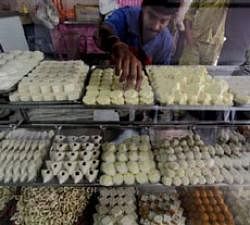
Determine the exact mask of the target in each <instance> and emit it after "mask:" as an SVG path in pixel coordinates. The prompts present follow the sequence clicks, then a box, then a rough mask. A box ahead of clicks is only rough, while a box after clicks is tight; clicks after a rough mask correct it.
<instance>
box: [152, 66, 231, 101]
mask: <svg viewBox="0 0 250 225" xmlns="http://www.w3.org/2000/svg"><path fill="white" fill-rule="evenodd" d="M204 71H205V72H204ZM148 72H149V75H150V76H149V77H150V80H151V83H152V85H153V87H154V91H155V93H156V97H157V100H158V101H160V102H161V103H162V104H173V103H174V104H181V105H183V104H190V105H211V104H216V105H232V95H231V94H230V93H229V91H228V84H227V83H226V82H224V81H222V80H220V79H214V78H211V77H210V76H209V75H208V74H207V71H206V68H205V67H200V66H182V67H179V66H178V67H173V66H172V67H169V66H168V67H150V68H148ZM162 73H164V76H162ZM173 74H175V76H173ZM197 74H199V75H197ZM201 74H202V75H201ZM180 90H181V91H180ZM205 93H206V94H205ZM216 96H219V97H218V98H216Z"/></svg>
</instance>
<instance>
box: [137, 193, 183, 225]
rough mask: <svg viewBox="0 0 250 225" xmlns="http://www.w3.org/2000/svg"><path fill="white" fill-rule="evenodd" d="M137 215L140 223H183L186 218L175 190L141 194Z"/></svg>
mask: <svg viewBox="0 0 250 225" xmlns="http://www.w3.org/2000/svg"><path fill="white" fill-rule="evenodd" d="M139 215H140V224H142V225H153V224H161V225H176V224H178V225H185V220H186V219H185V217H184V216H183V209H182V208H181V202H180V201H179V199H178V195H177V193H176V192H170V193H162V194H142V195H141V196H140V200H139Z"/></svg>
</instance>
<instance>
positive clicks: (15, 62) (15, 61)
mask: <svg viewBox="0 0 250 225" xmlns="http://www.w3.org/2000/svg"><path fill="white" fill-rule="evenodd" d="M43 58H44V55H43V53H42V52H39V51H35V52H30V51H19V50H18V51H11V52H7V53H1V54H0V91H4V92H8V91H9V90H10V89H12V88H13V87H14V86H15V85H16V84H17V83H18V81H19V80H21V79H22V78H23V77H24V76H25V75H27V74H28V73H29V72H30V71H31V70H32V69H33V68H34V67H36V66H37V65H38V64H39V62H40V61H42V60H43Z"/></svg>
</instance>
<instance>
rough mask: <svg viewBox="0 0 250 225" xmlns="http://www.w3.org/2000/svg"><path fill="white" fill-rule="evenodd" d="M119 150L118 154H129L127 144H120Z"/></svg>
mask: <svg viewBox="0 0 250 225" xmlns="http://www.w3.org/2000/svg"><path fill="white" fill-rule="evenodd" d="M117 148H118V152H121V153H122V152H123V153H126V152H127V146H126V145H125V144H119V145H118V146H117Z"/></svg>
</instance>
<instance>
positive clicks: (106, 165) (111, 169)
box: [101, 163, 116, 176]
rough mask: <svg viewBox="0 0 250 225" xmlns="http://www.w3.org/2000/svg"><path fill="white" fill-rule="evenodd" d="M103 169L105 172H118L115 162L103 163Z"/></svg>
mask: <svg viewBox="0 0 250 225" xmlns="http://www.w3.org/2000/svg"><path fill="white" fill-rule="evenodd" d="M101 170H102V172H103V173H105V174H107V175H110V176H114V175H115V174H116V170H115V166H114V164H113V163H102V166H101Z"/></svg>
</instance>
